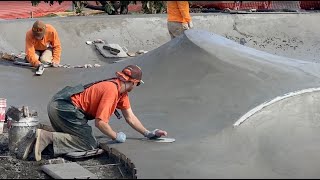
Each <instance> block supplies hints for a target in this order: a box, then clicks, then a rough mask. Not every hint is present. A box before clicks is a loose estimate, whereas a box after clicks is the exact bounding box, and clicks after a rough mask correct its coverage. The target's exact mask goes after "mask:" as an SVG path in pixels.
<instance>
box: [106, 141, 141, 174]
mask: <svg viewBox="0 0 320 180" xmlns="http://www.w3.org/2000/svg"><path fill="white" fill-rule="evenodd" d="M100 147H101V148H102V149H103V150H104V151H105V152H106V153H107V156H108V157H110V158H112V159H115V160H116V161H117V162H118V163H120V164H121V165H123V166H124V167H125V168H126V170H127V171H128V172H130V174H131V177H132V179H137V168H136V165H135V164H134V163H133V162H132V161H131V159H129V158H128V157H127V156H126V155H124V154H123V153H121V152H120V151H119V150H117V149H116V148H110V147H109V146H108V145H107V144H105V143H101V144H100Z"/></svg>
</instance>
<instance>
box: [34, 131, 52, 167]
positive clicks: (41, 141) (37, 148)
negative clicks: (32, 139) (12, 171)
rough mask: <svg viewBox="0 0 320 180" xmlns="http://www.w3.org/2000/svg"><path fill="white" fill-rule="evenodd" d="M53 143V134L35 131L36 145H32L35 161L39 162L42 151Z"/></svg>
mask: <svg viewBox="0 0 320 180" xmlns="http://www.w3.org/2000/svg"><path fill="white" fill-rule="evenodd" d="M52 143H53V133H52V132H49V131H46V130H43V129H37V132H36V143H35V145H34V158H35V159H36V161H40V160H41V153H42V151H43V150H44V149H45V148H46V147H47V146H48V145H49V144H52Z"/></svg>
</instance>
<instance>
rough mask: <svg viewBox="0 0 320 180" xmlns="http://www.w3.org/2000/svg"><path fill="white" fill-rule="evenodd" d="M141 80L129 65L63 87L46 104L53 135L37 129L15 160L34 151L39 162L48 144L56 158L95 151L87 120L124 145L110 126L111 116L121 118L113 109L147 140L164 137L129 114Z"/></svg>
mask: <svg viewBox="0 0 320 180" xmlns="http://www.w3.org/2000/svg"><path fill="white" fill-rule="evenodd" d="M141 78H142V71H141V69H140V67H138V66H137V65H129V66H127V67H125V68H124V69H123V70H122V71H121V72H116V77H115V78H111V79H106V80H102V81H97V82H93V83H90V84H87V85H81V84H80V85H78V86H75V87H70V86H67V87H65V88H64V89H62V90H61V91H59V92H58V93H57V94H55V95H54V96H53V98H52V99H51V101H50V102H49V104H48V116H49V119H50V122H51V125H52V127H53V128H54V129H55V131H56V132H49V131H46V130H43V129H37V132H36V133H35V135H34V137H33V138H30V140H28V141H25V142H24V143H22V144H23V145H20V147H19V148H18V149H20V150H18V151H19V152H20V154H18V155H17V157H18V158H21V159H26V158H27V157H28V154H29V153H30V152H31V151H32V148H33V149H34V151H33V152H34V157H35V159H36V161H39V160H41V152H42V151H43V150H44V149H45V148H46V147H47V146H48V145H49V144H53V150H54V155H55V156H58V155H63V154H67V153H69V152H75V151H86V150H93V149H96V148H97V147H98V142H97V140H96V138H95V137H94V135H93V133H92V128H91V126H89V125H88V123H87V122H88V120H94V121H95V126H96V127H97V128H98V129H99V130H100V131H101V132H102V133H103V134H105V135H107V136H109V137H110V138H111V139H112V140H115V141H116V142H119V143H123V142H125V141H126V135H125V134H124V133H123V132H115V131H114V130H113V129H112V128H111V126H110V125H109V119H110V116H111V115H112V114H113V113H115V114H116V116H118V118H119V116H120V114H117V112H118V111H117V110H116V108H117V109H120V110H121V111H122V115H123V116H124V118H125V120H126V122H127V123H128V124H129V125H130V126H131V127H132V128H133V129H135V130H136V131H137V132H139V133H140V134H142V135H143V136H145V137H147V138H149V139H153V138H159V137H161V136H166V135H167V132H166V131H163V130H159V129H155V130H153V131H149V130H147V129H146V128H145V127H144V126H143V125H142V123H141V122H140V120H139V119H138V118H137V117H136V116H135V114H134V113H133V112H132V109H131V106H130V101H129V96H128V93H129V92H131V91H132V90H133V89H134V88H135V87H136V86H139V85H140V84H141V83H143V81H142V80H141ZM33 144H34V145H33Z"/></svg>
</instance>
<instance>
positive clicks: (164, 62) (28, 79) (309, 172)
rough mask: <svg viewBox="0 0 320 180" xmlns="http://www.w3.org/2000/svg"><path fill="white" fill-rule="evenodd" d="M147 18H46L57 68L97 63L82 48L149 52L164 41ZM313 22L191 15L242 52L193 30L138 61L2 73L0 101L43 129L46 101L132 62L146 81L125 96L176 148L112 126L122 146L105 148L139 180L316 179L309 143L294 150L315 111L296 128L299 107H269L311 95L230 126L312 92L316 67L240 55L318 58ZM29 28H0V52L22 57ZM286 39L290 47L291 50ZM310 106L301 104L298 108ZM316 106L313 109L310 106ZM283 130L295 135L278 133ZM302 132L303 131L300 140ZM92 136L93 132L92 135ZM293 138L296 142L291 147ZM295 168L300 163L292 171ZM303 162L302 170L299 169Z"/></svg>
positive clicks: (20, 24)
mask: <svg viewBox="0 0 320 180" xmlns="http://www.w3.org/2000/svg"><path fill="white" fill-rule="evenodd" d="M123 17H126V16H123ZM151 17H152V18H143V17H142V16H141V18H122V17H121V18H120V17H118V16H116V17H110V18H109V17H108V18H105V17H94V18H93V17H88V18H70V19H69V18H68V19H59V18H57V19H55V18H54V19H50V20H49V19H44V20H45V21H47V22H48V23H51V24H53V25H54V26H55V27H56V28H57V29H58V32H59V34H60V36H61V41H62V44H63V46H64V47H63V48H64V50H63V55H62V57H63V63H70V64H78V63H80V64H81V63H82V64H84V63H93V62H100V63H103V62H104V61H103V59H101V58H100V59H99V58H97V55H96V54H93V53H92V52H93V51H92V49H90V47H88V46H87V45H85V43H84V42H85V41H86V40H93V39H96V38H102V39H107V40H108V41H113V42H116V43H119V44H120V45H125V46H126V47H129V50H130V47H133V49H134V50H139V49H145V50H152V49H154V48H156V47H158V46H160V45H161V44H163V43H165V42H167V41H168V40H169V35H168V34H167V30H166V26H165V16H161V17H160V18H158V17H154V16H151ZM266 17H267V18H266ZM317 18H318V15H305V16H302V15H296V14H295V15H284V16H281V17H278V16H273V15H270V16H264V17H262V15H261V16H259V15H255V16H253V15H234V16H231V15H220V16H216V15H212V16H209V15H203V16H195V17H194V23H195V24H197V25H198V27H197V28H201V29H205V30H208V31H211V32H214V33H216V34H220V35H222V36H224V37H227V38H229V39H233V40H235V41H237V42H238V41H239V39H240V38H245V39H246V40H247V42H248V43H246V44H245V46H242V45H240V44H238V43H235V42H233V41H230V40H227V39H225V38H223V37H221V36H218V35H215V34H212V33H209V32H206V31H196V30H194V31H188V32H186V35H184V36H181V37H179V38H177V39H175V40H173V41H170V42H168V43H167V44H164V45H162V46H161V47H159V48H157V49H155V50H153V51H150V52H149V53H147V54H145V55H143V56H141V57H137V58H134V59H131V60H130V61H127V62H122V63H117V64H107V63H105V64H103V65H104V66H103V67H102V68H100V69H99V70H97V69H55V70H51V69H49V70H48V71H46V72H45V75H43V76H41V77H33V76H32V75H33V73H32V72H30V70H28V69H24V68H17V67H10V66H0V70H1V76H0V82H1V83H3V84H4V86H5V88H1V90H0V93H1V94H2V96H4V97H6V98H7V99H8V104H10V105H17V106H20V105H29V106H30V108H32V109H35V110H37V111H38V112H39V114H40V117H41V120H42V121H48V119H47V115H46V105H47V103H48V101H49V99H50V98H51V96H52V95H53V94H54V93H56V92H57V91H58V90H60V89H62V88H63V87H64V86H66V85H76V84H78V83H87V82H90V81H93V80H100V79H102V78H109V77H111V76H113V75H114V71H116V70H121V69H122V68H123V67H124V66H125V65H127V64H129V63H130V64H131V63H136V64H138V65H140V66H141V67H142V69H143V72H144V73H143V74H144V77H143V79H144V81H145V82H146V83H145V84H144V85H143V86H141V87H138V88H137V89H135V90H134V91H133V92H132V94H131V95H130V97H131V103H132V107H133V110H134V112H135V113H136V115H137V116H138V117H139V118H140V119H141V121H142V122H143V123H144V124H145V126H146V127H147V128H149V129H153V128H162V129H165V130H167V131H168V133H169V136H170V137H174V138H176V140H177V141H176V142H175V143H173V144H159V143H147V142H144V141H139V140H138V139H137V138H140V137H141V135H140V134H138V133H136V132H134V131H133V130H132V129H131V128H130V127H129V126H128V125H127V124H125V122H124V121H123V120H120V121H118V120H116V119H115V118H114V117H113V118H112V120H111V124H112V127H114V129H115V130H117V131H123V132H125V133H126V134H127V136H128V141H127V142H126V143H124V144H118V145H110V146H112V147H113V146H114V147H115V148H116V149H118V150H119V151H120V152H122V153H123V154H125V155H126V156H127V157H128V158H130V159H131V160H132V162H134V163H135V165H136V167H137V170H138V174H137V176H138V178H197V177H200V178H201V177H202V178H212V177H213V178H219V177H221V178H228V177H232V178H237V177H239V178H241V177H243V178H247V177H248V178H250V177H257V178H260V177H299V176H304V177H317V176H318V175H319V174H318V172H317V171H316V170H315V169H314V168H313V167H317V166H316V165H318V164H316V163H317V162H314V161H315V160H318V159H317V156H315V153H314V151H313V150H317V149H316V147H318V144H317V142H316V141H315V142H314V143H313V146H308V145H310V144H308V143H309V142H310V141H303V143H305V144H303V143H302V142H301V141H302V140H306V139H308V140H313V139H315V137H316V135H317V134H316V132H315V131H314V128H315V127H317V125H316V124H315V123H313V124H312V119H313V120H315V116H316V115H317V112H316V109H313V110H314V112H315V115H314V114H309V115H310V116H311V115H313V118H311V117H310V118H309V121H307V122H304V123H306V124H307V123H308V122H310V123H309V124H310V126H307V125H306V124H304V125H305V126H303V127H304V129H299V128H297V129H294V128H295V127H296V126H295V124H299V123H302V121H301V119H299V120H295V119H292V120H291V119H290V118H293V117H294V116H293V115H290V116H287V115H288V114H289V113H291V114H293V113H294V112H297V115H298V114H299V112H302V110H303V109H298V108H299V106H297V105H294V107H297V110H296V111H294V112H292V111H290V110H284V109H277V108H275V107H277V106H280V105H278V104H277V103H282V102H285V101H288V100H290V101H293V100H294V98H297V97H303V98H304V101H302V100H301V101H299V102H308V101H307V100H308V99H309V98H310V97H312V96H316V94H315V93H305V94H300V95H298V96H293V97H290V98H286V99H284V100H282V101H276V102H275V103H273V104H270V106H267V107H265V108H263V109H261V110H259V111H257V112H255V113H254V114H252V115H251V116H247V118H246V119H245V121H244V122H243V124H241V125H240V126H238V127H233V124H234V123H235V122H237V120H239V119H240V118H241V117H243V116H245V115H246V114H247V113H248V112H250V111H251V110H253V109H255V108H256V107H259V106H260V105H261V104H268V102H272V100H273V99H275V98H276V97H283V96H284V95H285V94H287V93H290V92H299V91H300V90H301V91H302V90H304V89H310V88H318V87H319V80H318V79H319V72H320V71H319V65H318V64H316V63H311V62H308V61H300V60H296V59H289V58H285V57H280V56H274V55H271V54H268V53H265V52H262V51H257V50H255V49H251V48H248V47H246V46H250V47H254V48H256V49H260V50H264V51H267V52H269V53H275V54H281V55H285V56H288V57H303V56H304V55H306V53H305V52H308V53H307V56H306V57H307V58H306V59H302V60H309V61H314V60H315V59H316V58H318V54H317V53H316V52H317V51H318V49H317V48H318V47H317V46H316V45H317V38H314V37H318V36H319V32H320V31H317V32H316V31H314V32H310V31H311V30H310V29H308V30H306V29H307V28H308V27H317V24H316V23H313V22H315V21H316V20H317ZM310 19H311V20H310ZM276 20H277V21H276ZM294 20H296V21H294ZM308 20H310V21H308ZM33 22H34V20H25V21H15V22H11V21H10V22H1V24H0V25H1V28H2V31H1V32H0V33H1V38H2V41H1V43H2V44H1V48H4V49H5V50H8V51H9V50H13V51H17V50H23V49H24V44H23V43H22V42H23V40H24V31H23V33H21V32H22V29H23V30H25V29H28V28H29V27H30V26H31V24H32V23H33ZM297 22H303V23H304V25H305V26H302V27H300V26H299V23H297ZM259 23H260V24H259ZM89 24H91V25H90V26H88V25H89ZM257 24H259V26H258V25H257ZM298 26H299V28H300V29H299V28H297V27H298ZM71 27H75V28H71ZM140 27H147V29H142V28H140ZM260 28H261V29H264V30H266V31H267V33H266V32H263V31H261V30H260ZM129 29H130V30H131V31H129ZM288 29H289V30H288ZM146 32H151V33H146ZM308 32H309V33H308ZM101 36H103V37H101ZM272 38H273V39H272ZM281 38H282V39H281ZM128 39H129V40H128ZM292 39H295V40H294V42H293V40H292ZM289 40H290V41H291V42H290V43H288V41H289ZM300 40H302V41H303V43H300ZM269 41H271V42H269ZM284 41H287V42H284ZM137 42H139V43H137ZM286 44H288V45H286ZM292 44H295V45H293V46H294V47H295V46H298V47H296V51H295V50H294V47H290V46H291V45H292ZM280 45H281V46H282V48H281V47H280ZM283 45H284V47H283ZM146 47H147V48H146ZM277 47H278V48H277ZM283 49H285V50H286V51H284V50H283ZM308 49H309V51H308ZM304 50H305V51H304ZM310 103H311V102H309V104H310ZM311 104H312V103H311ZM285 105H286V104H285ZM310 106H312V105H307V104H306V107H310ZM314 106H315V107H317V106H316V104H315V105H314ZM272 107H273V108H272ZM268 108H269V111H267V110H268ZM280 110H281V112H280ZM267 112H270V113H269V114H271V115H273V114H275V115H273V116H271V117H269V119H270V120H264V119H263V118H262V117H261V116H262V115H263V114H264V113H267ZM259 115H260V116H259ZM305 116H307V115H305ZM279 117H283V118H282V119H281V118H279ZM264 118H265V117H264ZM272 118H273V119H272ZM265 119H266V118H265ZM266 121H267V122H266ZM291 122H294V123H292V124H290V123H291ZM261 124H262V125H261ZM309 124H308V125H309ZM259 125H260V126H259ZM263 125H264V126H263ZM258 126H259V127H258ZM255 127H257V128H255ZM264 127H265V128H264ZM287 127H288V128H292V129H293V130H292V131H287V132H286V130H287V129H286V128H287ZM277 128H278V129H277ZM307 130H308V131H309V133H304V132H305V131H307ZM282 132H284V134H282ZM289 132H290V133H291V132H292V134H291V136H290V137H289V136H286V135H287V134H289ZM294 133H296V134H294ZM299 133H301V134H303V136H299V135H300V134H299ZM312 133H314V134H312ZM96 134H97V135H98V134H99V131H98V130H96ZM267 135H268V136H267ZM312 135H313V136H312ZM302 137H304V138H305V139H303V138H302ZM295 139H297V141H295V142H293V141H294V140H295ZM300 143H301V144H300ZM292 146H295V150H294V151H293V149H292V148H291V149H290V147H292ZM302 146H304V147H305V148H304V149H303V147H302ZM308 147H309V149H308ZM302 150H304V151H306V152H307V153H308V157H304V155H305V154H301V151H302ZM272 155H274V156H272ZM294 156H299V158H294ZM303 159H304V161H302V160H303ZM311 159H313V160H311ZM299 160H300V161H301V163H294V162H298V161H299ZM308 163H310V167H309V166H305V165H306V164H308ZM312 165H315V166H312ZM306 167H308V169H306Z"/></svg>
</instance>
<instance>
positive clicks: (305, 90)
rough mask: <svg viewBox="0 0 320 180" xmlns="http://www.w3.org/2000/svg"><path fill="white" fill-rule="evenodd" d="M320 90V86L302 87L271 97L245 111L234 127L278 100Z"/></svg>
mask: <svg viewBox="0 0 320 180" xmlns="http://www.w3.org/2000/svg"><path fill="white" fill-rule="evenodd" d="M317 91H320V87H316V88H307V89H302V90H298V91H292V92H289V93H286V94H284V95H282V96H277V97H275V98H273V99H271V100H270V101H266V102H264V103H261V104H260V105H258V106H256V107H254V108H252V109H251V110H250V111H248V112H247V113H245V114H244V115H242V116H241V117H240V118H239V119H238V120H237V121H236V122H235V123H234V124H233V126H234V127H237V126H240V125H241V124H242V123H243V122H244V121H246V120H247V119H248V118H249V117H251V116H253V115H254V114H256V113H258V112H259V111H261V110H262V109H263V108H265V107H267V106H270V105H272V104H274V103H276V102H279V101H282V100H284V99H287V98H292V97H294V96H298V95H302V94H306V93H313V92H317Z"/></svg>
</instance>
